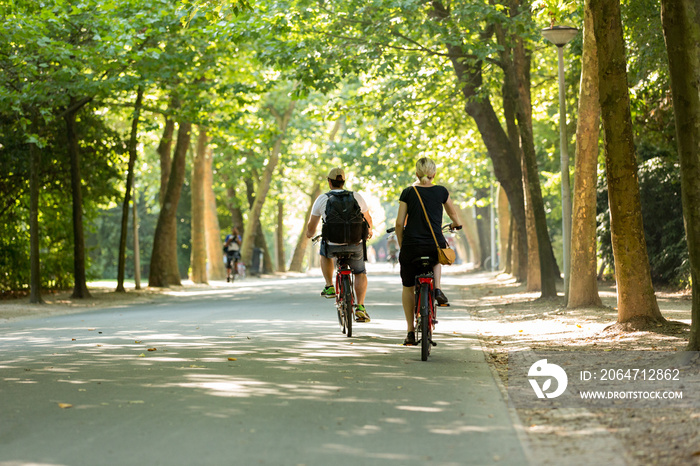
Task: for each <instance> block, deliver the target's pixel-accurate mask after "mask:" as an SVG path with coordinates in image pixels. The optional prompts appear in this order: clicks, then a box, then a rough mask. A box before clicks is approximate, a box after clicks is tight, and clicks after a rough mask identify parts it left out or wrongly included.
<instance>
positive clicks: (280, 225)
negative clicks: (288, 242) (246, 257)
mask: <svg viewBox="0 0 700 466" xmlns="http://www.w3.org/2000/svg"><path fill="white" fill-rule="evenodd" d="M275 233H276V238H277V241H276V243H277V244H276V245H275V246H276V247H275V249H276V250H277V271H278V272H284V271H285V269H286V260H285V258H284V202H283V201H282V199H278V200H277V231H276V232H275Z"/></svg>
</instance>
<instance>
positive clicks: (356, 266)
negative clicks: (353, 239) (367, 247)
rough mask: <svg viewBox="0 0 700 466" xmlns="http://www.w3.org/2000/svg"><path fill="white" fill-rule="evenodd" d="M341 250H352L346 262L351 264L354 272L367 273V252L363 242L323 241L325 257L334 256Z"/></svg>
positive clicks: (322, 248) (322, 249) (322, 253)
mask: <svg viewBox="0 0 700 466" xmlns="http://www.w3.org/2000/svg"><path fill="white" fill-rule="evenodd" d="M339 252H352V255H351V256H350V258H349V259H347V260H346V263H347V264H348V265H349V266H350V269H351V270H352V273H354V274H360V273H365V253H364V249H363V247H362V243H358V244H339V245H336V244H326V242H325V241H321V255H322V256H323V257H328V258H333V257H335V254H337V253H339Z"/></svg>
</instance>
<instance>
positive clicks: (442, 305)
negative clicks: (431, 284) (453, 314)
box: [438, 303, 450, 307]
mask: <svg viewBox="0 0 700 466" xmlns="http://www.w3.org/2000/svg"><path fill="white" fill-rule="evenodd" d="M438 307H450V303H445V304H438Z"/></svg>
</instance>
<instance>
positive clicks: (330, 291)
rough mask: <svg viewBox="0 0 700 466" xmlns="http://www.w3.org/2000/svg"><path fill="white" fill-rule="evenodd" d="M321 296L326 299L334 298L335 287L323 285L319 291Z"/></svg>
mask: <svg viewBox="0 0 700 466" xmlns="http://www.w3.org/2000/svg"><path fill="white" fill-rule="evenodd" d="M321 296H323V297H324V298H328V299H332V298H335V288H334V287H333V285H331V286H327V287H325V288H324V289H323V291H321Z"/></svg>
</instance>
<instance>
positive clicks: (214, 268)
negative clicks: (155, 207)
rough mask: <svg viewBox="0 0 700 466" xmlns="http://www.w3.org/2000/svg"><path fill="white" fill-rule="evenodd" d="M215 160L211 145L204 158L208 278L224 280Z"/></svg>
mask: <svg viewBox="0 0 700 466" xmlns="http://www.w3.org/2000/svg"><path fill="white" fill-rule="evenodd" d="M213 162H214V154H213V152H212V150H211V146H209V147H208V148H207V151H206V156H205V160H204V204H205V206H204V209H205V212H204V233H205V235H206V242H207V278H209V279H211V280H223V279H224V278H226V269H225V268H224V263H223V261H222V260H221V227H220V226H219V217H218V215H217V212H216V194H215V193H214V167H213Z"/></svg>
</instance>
